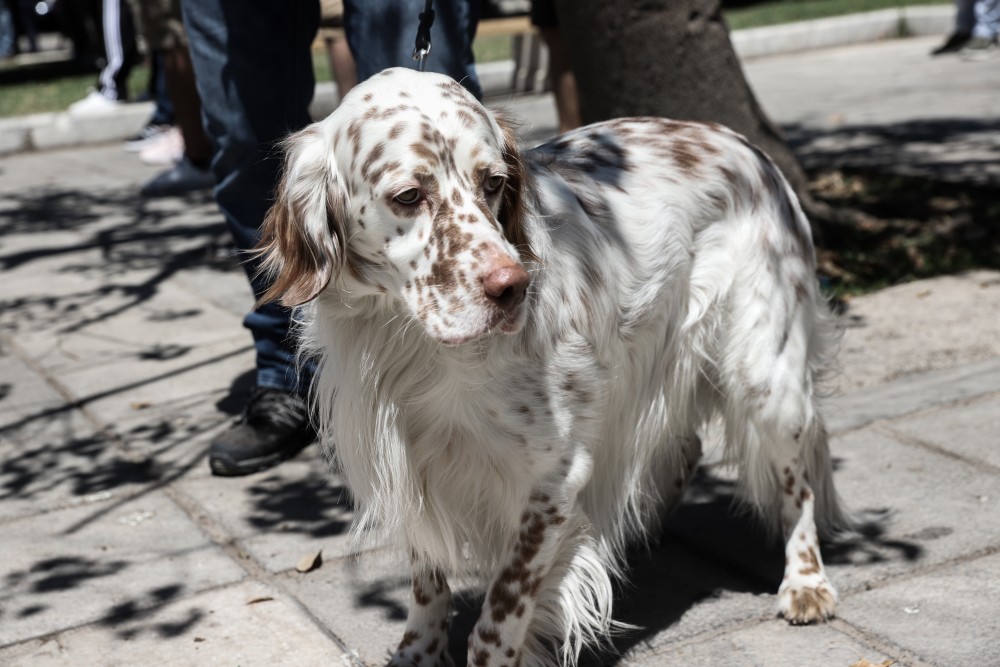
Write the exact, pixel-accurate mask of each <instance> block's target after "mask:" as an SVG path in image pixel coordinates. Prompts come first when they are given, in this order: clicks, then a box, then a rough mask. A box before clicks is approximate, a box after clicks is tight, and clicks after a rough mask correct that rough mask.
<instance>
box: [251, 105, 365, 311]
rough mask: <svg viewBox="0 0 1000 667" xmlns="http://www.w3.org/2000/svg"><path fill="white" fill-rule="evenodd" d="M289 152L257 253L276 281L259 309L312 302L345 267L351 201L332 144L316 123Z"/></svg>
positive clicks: (293, 140)
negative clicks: (273, 304) (275, 303)
mask: <svg viewBox="0 0 1000 667" xmlns="http://www.w3.org/2000/svg"><path fill="white" fill-rule="evenodd" d="M284 148H285V153H286V157H285V168H284V173H283V175H282V178H281V181H280V183H279V184H278V190H277V193H276V194H277V197H276V199H275V202H274V204H273V205H272V206H271V209H270V210H269V211H268V213H267V217H266V218H265V219H264V226H263V230H262V234H261V239H260V242H259V243H258V244H257V248H256V253H257V255H258V256H259V257H260V258H261V271H262V272H263V273H265V274H267V275H269V276H270V277H271V278H272V281H273V282H272V283H271V286H270V288H269V289H268V290H267V292H265V293H264V295H263V296H261V298H260V299H259V300H258V301H257V306H260V305H261V304H264V303H267V302H269V301H273V300H274V299H276V298H278V297H281V303H282V304H284V305H286V306H298V305H301V304H303V303H306V302H307V301H311V300H312V299H315V298H316V296H317V295H318V294H319V293H320V292H321V291H323V289H324V288H325V287H326V286H327V284H328V283H329V282H330V279H331V278H332V277H333V276H334V275H335V274H336V273H337V272H339V271H340V267H341V265H342V264H343V248H344V222H343V221H344V215H345V210H346V208H347V199H346V195H345V194H344V190H343V186H342V185H341V183H340V177H339V175H338V174H337V167H336V163H335V162H334V157H333V148H334V147H333V143H332V141H328V140H327V139H326V138H325V137H324V133H323V132H322V128H321V125H320V124H319V123H316V124H313V125H310V126H309V127H307V128H305V129H304V130H301V131H299V132H297V133H295V134H293V135H291V136H290V137H289V138H288V139H286V140H285V142H284Z"/></svg>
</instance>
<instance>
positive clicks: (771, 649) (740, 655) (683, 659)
mask: <svg viewBox="0 0 1000 667" xmlns="http://www.w3.org/2000/svg"><path fill="white" fill-rule="evenodd" d="M891 657H892V656H886V655H884V654H882V653H881V652H880V651H878V650H876V649H874V648H871V647H868V646H865V645H863V644H861V643H859V642H857V641H856V640H854V639H852V638H851V637H849V636H847V635H845V634H842V633H840V632H837V631H836V630H835V629H834V628H832V627H830V626H829V625H819V626H799V627H793V626H790V625H788V624H787V623H784V622H777V621H773V622H764V623H759V624H755V625H752V626H750V627H746V628H741V629H737V630H732V631H727V632H724V633H720V634H718V635H716V636H714V637H711V638H710V639H706V640H704V641H696V642H692V643H686V644H683V645H681V646H669V647H664V648H662V649H655V650H644V651H636V652H635V653H634V654H630V655H628V656H626V658H625V659H624V660H623V661H622V662H621V663H619V664H620V665H621V667H663V666H664V665H684V667H718V666H719V665H725V666H726V667H804V666H807V667H833V666H837V667H848V665H854V664H856V663H858V662H859V661H860V660H861V659H862V658H865V659H867V660H869V661H870V662H872V663H874V664H876V665H878V664H881V662H882V661H883V660H886V659H890V658H891ZM955 664H958V663H955ZM894 665H898V667H905V664H904V663H894Z"/></svg>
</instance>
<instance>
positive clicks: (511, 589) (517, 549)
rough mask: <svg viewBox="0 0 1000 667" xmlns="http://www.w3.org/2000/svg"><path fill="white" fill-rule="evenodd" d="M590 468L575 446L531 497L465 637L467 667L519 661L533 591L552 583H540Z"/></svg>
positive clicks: (571, 526)
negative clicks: (476, 618) (473, 626)
mask: <svg viewBox="0 0 1000 667" xmlns="http://www.w3.org/2000/svg"><path fill="white" fill-rule="evenodd" d="M590 468H591V458H590V455H589V454H588V453H586V452H584V451H583V450H582V448H581V449H580V451H577V452H575V453H573V454H572V455H571V456H570V457H567V458H566V459H564V460H563V462H562V463H561V465H560V468H559V470H558V472H557V473H556V474H554V475H553V476H552V477H551V478H550V479H548V480H546V481H545V482H544V483H542V484H540V485H539V486H538V487H537V488H536V490H535V491H534V492H533V493H532V494H531V496H530V498H529V500H528V503H527V506H526V507H525V509H524V512H523V514H522V515H521V527H520V531H519V533H518V535H517V538H516V539H515V541H514V544H513V547H512V548H511V549H510V551H509V552H508V554H507V556H506V558H505V560H504V561H502V562H501V564H500V568H499V570H498V572H497V574H496V575H495V576H494V577H493V580H492V581H491V582H490V585H489V589H488V590H487V594H486V601H485V604H484V605H483V610H482V612H481V613H480V615H479V620H478V621H477V622H476V626H475V628H473V630H472V634H471V635H470V636H469V653H468V664H469V665H470V666H474V667H500V665H516V664H519V663H520V662H521V659H522V658H523V657H525V656H524V650H525V641H526V638H527V634H528V631H529V628H530V626H531V622H532V618H533V617H534V614H535V609H536V607H537V605H538V597H539V591H540V590H542V589H544V588H548V587H550V586H552V585H553V583H554V582H546V581H545V579H546V577H548V576H549V575H550V574H551V573H552V568H553V565H554V564H555V562H556V560H557V557H558V555H559V551H560V547H561V546H562V544H563V543H564V541H565V540H566V538H567V537H569V536H571V535H572V533H573V531H576V530H579V521H580V513H579V511H577V510H576V508H575V507H574V505H575V503H576V496H577V494H578V493H579V491H580V489H581V488H583V486H584V484H586V482H587V480H589V479H590Z"/></svg>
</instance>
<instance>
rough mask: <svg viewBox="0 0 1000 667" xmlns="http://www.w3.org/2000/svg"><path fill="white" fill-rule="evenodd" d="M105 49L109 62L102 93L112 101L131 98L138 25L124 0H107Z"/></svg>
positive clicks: (101, 82) (102, 75)
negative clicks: (130, 75)
mask: <svg viewBox="0 0 1000 667" xmlns="http://www.w3.org/2000/svg"><path fill="white" fill-rule="evenodd" d="M102 7H103V9H102V17H101V18H102V22H103V25H104V48H105V53H106V55H107V59H108V62H107V65H105V67H104V69H103V70H101V75H100V79H99V84H100V92H101V94H102V95H103V96H104V97H106V98H107V99H109V100H112V101H125V100H127V99H128V76H129V73H130V72H131V71H132V67H133V65H135V60H136V56H137V53H138V51H137V49H136V45H135V24H134V23H133V21H132V13H131V11H129V8H128V5H127V4H126V3H125V2H124V1H123V0H104V3H103V5H102Z"/></svg>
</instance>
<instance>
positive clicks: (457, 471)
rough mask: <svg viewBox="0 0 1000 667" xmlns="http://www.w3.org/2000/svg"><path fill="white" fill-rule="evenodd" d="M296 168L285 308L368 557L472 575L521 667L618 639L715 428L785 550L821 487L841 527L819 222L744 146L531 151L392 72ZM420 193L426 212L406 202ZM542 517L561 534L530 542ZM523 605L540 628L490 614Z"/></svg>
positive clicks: (443, 86) (561, 143)
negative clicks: (635, 553)
mask: <svg viewBox="0 0 1000 667" xmlns="http://www.w3.org/2000/svg"><path fill="white" fill-rule="evenodd" d="M415 98H416V99H415ZM421 146H423V147H424V148H431V149H433V150H430V151H425V150H424V149H423V148H420V147H421ZM288 165H289V166H288V168H287V170H286V178H285V181H284V183H283V185H282V186H281V188H280V189H279V201H278V202H277V203H276V205H275V208H274V209H273V211H272V214H271V216H270V218H269V221H268V224H267V226H266V233H265V237H264V240H263V242H262V255H263V257H264V259H265V263H266V265H267V266H268V267H269V269H270V271H271V272H272V273H273V274H274V275H275V278H276V285H277V287H276V288H275V290H273V291H272V293H271V294H270V295H269V296H271V297H273V296H275V295H277V294H278V293H281V294H284V295H285V297H286V302H287V303H290V304H292V305H298V304H302V303H303V302H307V303H305V304H304V305H303V306H302V308H301V315H300V317H301V349H302V351H303V354H304V355H307V356H309V357H310V358H315V359H316V360H318V363H319V371H318V374H317V377H316V382H315V387H314V393H313V405H314V409H315V412H316V417H317V419H318V423H319V424H320V427H321V434H322V440H323V443H324V444H325V446H326V448H327V453H328V454H329V456H330V458H331V460H332V461H334V462H335V465H336V467H337V469H338V471H339V472H341V473H342V474H343V475H344V478H345V479H346V481H347V484H348V487H349V488H350V491H351V494H352V496H353V498H354V502H355V507H356V510H357V514H356V517H355V526H354V537H355V539H356V540H357V542H356V544H357V546H358V548H366V547H369V546H372V545H379V546H382V545H385V544H387V543H388V544H395V545H397V546H398V547H400V548H401V549H402V550H404V551H405V552H406V553H409V554H410V555H411V557H412V559H413V561H414V569H415V572H419V571H428V570H431V571H436V572H442V573H446V574H458V575H462V576H471V577H480V578H481V579H482V581H483V582H484V584H486V585H487V586H488V587H489V591H490V592H489V593H488V595H487V601H486V607H485V608H484V615H483V617H482V618H481V619H480V623H479V624H478V625H477V627H478V628H479V636H482V637H489V638H492V637H494V636H496V637H498V639H497V640H496V642H497V644H498V646H499V644H500V643H502V641H508V640H504V639H503V637H508V636H510V637H515V639H514V640H509V641H511V642H514V643H515V644H516V643H517V641H518V640H516V637H518V636H521V635H523V637H522V639H521V640H520V644H519V645H511V646H510V647H509V650H510V651H516V652H517V653H516V654H517V655H518V656H519V657H520V658H521V659H522V663H521V664H523V665H526V666H527V665H545V664H551V663H552V662H553V661H555V660H557V658H556V657H553V656H552V655H551V654H550V653H547V652H546V651H547V649H546V642H554V643H555V644H556V645H557V646H558V647H560V648H559V651H558V653H559V657H558V660H559V661H561V662H564V663H572V662H573V661H574V660H575V657H576V655H577V654H578V652H579V650H580V648H581V646H582V645H583V644H587V643H595V642H597V641H600V640H601V638H602V637H606V635H607V633H608V631H609V629H610V628H611V627H612V622H611V597H612V588H611V582H612V580H613V578H614V577H616V576H619V575H620V574H621V570H620V563H621V561H622V555H623V553H624V550H625V548H626V547H627V546H628V545H629V544H632V543H634V542H635V541H642V540H645V539H647V538H648V536H649V535H650V534H651V533H652V531H654V530H655V528H656V526H657V525H658V521H659V518H660V516H661V514H662V512H663V510H664V509H665V508H667V507H669V506H672V505H673V504H675V503H676V502H678V501H679V498H680V496H681V494H682V493H683V489H684V486H685V485H686V483H687V481H688V480H689V479H690V476H691V474H692V473H693V471H694V469H695V466H696V465H697V462H698V460H699V458H700V456H701V444H700V440H699V433H700V430H701V428H702V427H703V426H704V424H705V423H706V422H707V421H708V420H709V419H711V418H712V417H713V416H716V415H721V416H722V418H723V420H724V423H725V435H726V440H727V452H728V455H729V457H730V458H731V460H732V461H734V462H735V463H736V465H737V467H738V468H739V470H740V473H741V475H740V479H741V484H740V487H739V488H740V494H741V497H742V498H743V499H744V500H745V501H746V502H747V503H748V504H749V505H750V506H751V507H753V508H754V509H755V510H757V512H758V513H759V514H760V515H761V516H764V517H766V518H768V519H769V520H771V521H773V523H774V525H775V526H779V525H781V527H782V528H783V529H784V531H785V534H786V536H787V535H788V533H789V530H790V529H791V528H793V527H795V526H796V525H798V526H802V525H804V524H802V522H803V521H806V519H805V518H802V517H801V516H800V515H801V514H804V512H803V511H802V510H801V508H802V506H803V504H805V505H806V506H807V507H811V505H810V503H811V502H812V500H811V496H809V491H810V490H811V492H812V493H814V494H815V496H816V508H815V517H816V520H817V522H818V523H819V525H820V527H821V528H824V529H832V528H836V527H837V526H843V525H845V524H846V521H847V519H846V517H845V515H844V514H843V512H842V510H841V509H840V506H839V503H838V501H837V499H836V495H835V492H834V490H833V484H832V478H831V473H830V462H829V452H828V447H827V442H826V434H825V429H824V427H823V422H822V419H821V417H820V414H819V410H818V407H817V400H816V397H815V393H816V392H815V385H814V379H815V378H816V377H817V376H818V374H819V372H820V370H821V368H822V367H823V364H824V363H825V362H826V360H827V359H828V358H829V356H830V350H831V345H832V341H833V326H832V322H831V319H830V318H829V316H828V315H827V311H826V308H825V305H824V303H823V302H822V299H821V298H820V296H819V294H818V290H817V286H816V281H815V279H814V277H813V272H814V259H813V251H812V246H811V239H810V233H809V226H808V222H807V221H806V219H805V216H804V215H803V214H802V211H801V209H800V208H799V206H798V204H797V202H796V200H795V197H794V195H793V194H792V192H791V190H790V188H789V187H788V185H787V184H786V183H785V181H784V179H783V178H782V177H781V175H780V173H779V172H778V170H777V169H776V168H775V167H774V165H773V164H772V163H771V162H770V161H769V160H768V159H767V158H766V157H765V156H763V155H762V154H760V152H759V151H757V150H756V149H754V148H753V147H752V146H750V145H749V144H747V142H746V141H745V140H744V139H743V138H742V137H740V136H738V135H736V134H735V133H732V132H730V131H728V130H726V129H724V128H721V127H718V126H707V125H701V124H695V123H679V122H672V121H666V120H662V119H623V120H619V121H612V122H609V123H604V124H600V125H596V126H591V127H588V128H584V129H581V130H579V131H576V132H574V133H571V134H569V135H566V136H564V137H562V138H559V139H558V140H556V141H554V142H551V143H549V144H546V145H544V146H540V147H538V148H536V149H533V150H531V151H528V152H526V153H520V152H519V151H518V150H517V147H516V145H515V144H514V141H513V136H512V133H511V132H510V130H509V128H506V127H505V126H503V125H502V124H500V123H498V122H497V121H496V119H495V118H494V117H493V116H492V115H491V114H490V113H489V112H487V111H485V109H483V108H482V107H481V106H479V105H478V104H477V103H475V101H474V100H471V98H469V97H468V96H467V95H465V94H464V92H462V91H461V89H460V88H458V87H457V86H455V85H454V82H450V81H449V80H447V79H444V77H436V76H435V75H423V74H415V73H413V72H409V71H407V70H387V71H386V72H385V73H383V76H377V77H375V78H374V79H373V80H371V81H370V82H368V83H366V84H364V85H362V86H361V87H360V88H359V89H358V90H356V91H354V92H352V93H351V95H349V96H348V98H347V99H345V101H344V103H343V105H342V106H341V108H340V109H338V111H337V112H335V113H334V114H333V115H332V116H331V117H330V118H329V119H327V120H325V121H323V122H322V123H319V124H317V125H315V126H313V127H311V128H308V129H307V130H305V131H304V132H303V133H302V134H300V135H298V136H297V137H295V138H293V139H292V140H290V143H289V156H288ZM491 170H492V171H491ZM490 174H492V175H494V176H497V177H502V178H503V179H504V183H505V185H504V186H503V188H502V190H501V191H500V192H499V193H497V194H496V196H494V195H493V194H491V192H490V190H489V187H487V186H483V185H482V183H484V182H489V183H492V182H493V181H489V180H488V179H489V176H490ZM407 188H410V189H417V190H419V191H420V193H421V194H422V197H423V199H421V200H420V203H419V204H418V206H424V203H426V208H413V207H412V206H410V205H409V204H406V205H403V204H400V201H401V200H408V199H409V196H410V195H409V194H407V192H408V191H407ZM400 192H402V193H403V194H404V195H406V196H405V197H403V195H399V193H400ZM477 248H478V252H479V254H478V255H477V254H476V249H477ZM498 258H499V259H498ZM508 260H510V261H513V262H515V263H516V264H517V265H518V266H523V268H524V271H526V272H527V274H528V276H530V286H528V287H527V288H526V290H525V293H524V295H523V303H522V302H517V303H515V304H514V305H512V306H509V305H503V306H497V305H495V304H493V303H487V301H489V300H488V299H487V300H485V301H484V299H483V298H482V295H481V294H479V292H478V291H477V290H481V289H482V287H480V285H481V284H483V282H484V280H486V279H485V278H483V275H485V274H484V272H487V273H488V272H489V271H493V274H491V275H499V274H500V273H502V272H503V271H507V273H504V274H503V275H504V276H507V275H508V274H510V273H511V272H513V271H516V270H517V269H516V267H515V268H510V266H513V265H510V266H508V264H503V262H508ZM497 262H500V263H501V264H497ZM484 266H485V267H486V268H482V267H484ZM496 266H501V269H497V268H495V267H496ZM477 267H478V268H477ZM491 267H493V268H491ZM503 267H507V268H503ZM477 271H478V273H477ZM511 280H513V279H511ZM491 318H492V319H491ZM484 322H485V324H484ZM497 322H499V323H500V324H497ZM796 466H798V467H796ZM574 471H575V472H574ZM579 471H586V472H585V474H584V473H581V472H579ZM796 471H798V472H796ZM574 476H576V477H574ZM577 477H579V478H580V479H579V480H577V481H574V482H572V483H571V482H570V481H568V480H575V479H576V478H577ZM807 482H808V483H807ZM574 485H577V486H578V487H579V488H577V487H576V486H574ZM550 496H551V499H550ZM793 496H794V497H793ZM540 499H541V500H540ZM546 503H549V506H548V507H547V508H546V509H544V512H545V513H547V514H548V515H549V516H551V517H552V520H551V521H549V522H548V524H546V525H545V526H544V529H543V528H542V527H541V526H542V524H541V523H538V524H537V525H538V526H539V527H538V529H537V530H533V529H529V528H527V527H526V526H531V525H534V524H531V521H530V516H531V512H532V511H534V510H533V509H532V508H533V507H536V506H538V507H545V506H546V505H545V504H546ZM560 503H561V504H560ZM796 503H797V504H798V506H799V514H796V509H795V504H796ZM540 511H541V510H540ZM526 517H528V518H526ZM556 519H559V520H558V521H557V520H556ZM807 519H808V522H811V521H812V516H811V515H810V516H809V517H807ZM782 522H784V523H782ZM789 522H791V524H792V525H788V524H789ZM796 522H799V523H798V524H796ZM526 545H527V546H526ZM550 548H551V553H552V556H551V558H550V561H549V562H546V563H544V567H542V566H541V565H540V564H539V563H540V562H541V558H542V556H540V555H537V554H547V553H549V551H546V550H547V549H550ZM529 556H530V558H529ZM532 559H534V560H532ZM528 565H531V567H528ZM536 565H537V566H538V567H537V570H538V572H539V574H538V575H537V578H538V581H537V583H534V587H533V590H531V591H530V594H531V597H530V600H528V598H527V597H526V596H528V593H527V592H526V591H527V590H528V587H527V583H528V582H530V581H531V576H534V575H529V574H525V573H526V572H534V571H535V570H534V569H532V568H534V567H535V566H536ZM518 567H520V569H518ZM821 569H822V568H820V570H821ZM543 570H544V571H543ZM505 572H507V573H508V574H507V575H505V574H504V573H505ZM510 572H513V573H514V574H509V573H510ZM505 577H506V579H505ZM518 578H519V579H518ZM810 581H812V580H810ZM491 582H492V583H491ZM519 582H520V583H521V584H525V585H524V586H522V587H521V588H517V587H516V586H515V584H518V585H520V584H519ZM823 582H825V577H823V579H822V581H821V582H819V583H816V582H813V583H811V584H809V585H808V586H807V588H808V587H809V586H812V587H813V588H815V589H817V590H823ZM517 591H520V593H519V594H520V595H522V598H520V599H521V600H522V605H523V602H525V601H528V602H530V603H531V605H530V609H531V610H532V611H531V613H530V616H531V617H530V618H529V619H527V620H522V621H515V620H512V619H513V616H514V615H513V614H510V613H507V614H506V615H505V614H503V613H500V612H503V611H504V608H503V600H502V598H503V596H504V595H514V593H516V592H517ZM830 591H831V592H832V588H830ZM831 594H832V596H833V597H834V598H835V593H831ZM417 599H418V602H419V599H420V596H419V595H418V596H417ZM498 599H499V602H498ZM415 604H416V603H415ZM782 604H784V603H782ZM508 611H509V610H508ZM829 613H832V606H831V607H830V609H821V610H820V616H823V617H825V615H829ZM786 615H788V613H786ZM500 617H502V618H500ZM498 618H500V620H499V621H498V620H497V619H498ZM518 618H519V619H520V618H521V617H520V616H519V617H518ZM790 619H791V620H793V622H795V619H794V618H791V617H790ZM800 620H801V619H800ZM805 620H815V618H806V619H805ZM517 622H522V623H523V624H524V627H523V628H521V629H520V630H517V631H515V630H510V627H514V626H515V625H516V623H517ZM414 623H417V622H416V621H412V616H411V625H412V627H411V626H408V635H410V633H411V632H412V633H413V635H414V636H417V637H420V636H421V632H424V633H425V634H426V633H429V632H431V630H430V629H425V628H424V626H421V625H419V624H417V625H413V624H414ZM505 632H507V633H508V634H504V633H505ZM518 633H521V634H518ZM411 639H412V637H411ZM482 641H483V642H485V640H482ZM491 641H492V639H491ZM470 642H472V643H471V644H470V657H471V656H473V655H478V656H487V657H492V654H491V653H489V652H490V651H497V652H499V650H500V649H499V648H494V647H493V644H491V643H490V642H485V643H484V644H483V646H484V648H479V649H477V648H476V646H480V644H476V642H480V639H477V633H476V632H474V633H473V637H472V638H470ZM404 643H405V642H404ZM473 644H475V646H473ZM426 645H427V646H430V645H431V644H430V643H428V644H426ZM433 645H435V646H436V644H433ZM411 650H412V649H411V647H410V646H409V645H408V646H405V647H404V646H403V645H402V644H401V645H400V649H399V652H398V653H397V657H399V656H405V655H411V654H410V653H406V652H407V651H411ZM428 650H430V649H428ZM476 650H479V651H480V653H475V651H476ZM497 655H499V653H497ZM508 655H510V654H508ZM484 659H485V658H484ZM498 659H499V658H498ZM476 664H480V663H476ZM485 664H494V663H492V662H488V663H485Z"/></svg>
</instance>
